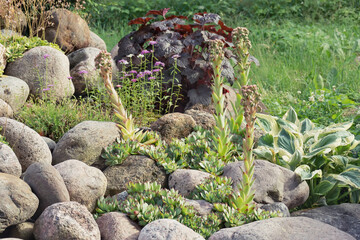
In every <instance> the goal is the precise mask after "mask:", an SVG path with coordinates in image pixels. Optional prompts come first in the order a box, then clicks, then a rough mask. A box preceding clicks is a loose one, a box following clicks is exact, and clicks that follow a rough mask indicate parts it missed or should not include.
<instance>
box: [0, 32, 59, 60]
mask: <svg viewBox="0 0 360 240" xmlns="http://www.w3.org/2000/svg"><path fill="white" fill-rule="evenodd" d="M0 43H1V44H2V45H4V46H5V48H6V52H5V56H6V59H7V62H13V61H15V60H16V59H17V58H20V57H22V56H23V54H24V52H26V51H27V50H30V49H32V48H34V47H39V46H50V47H52V48H55V49H56V50H59V51H61V49H60V47H59V46H58V45H57V44H54V43H49V42H48V41H46V40H41V39H40V38H38V37H31V38H27V37H23V36H19V35H14V36H10V37H6V36H2V35H1V34H0Z"/></svg>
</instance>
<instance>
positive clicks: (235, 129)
mask: <svg viewBox="0 0 360 240" xmlns="http://www.w3.org/2000/svg"><path fill="white" fill-rule="evenodd" d="M231 34H232V41H233V43H234V52H235V55H236V58H237V63H236V65H235V67H237V68H238V76H239V77H236V78H235V82H234V85H233V87H234V88H235V89H238V90H239V91H240V89H241V87H242V86H245V85H247V84H248V81H249V72H250V64H251V62H250V61H249V58H250V52H249V50H250V48H251V42H250V40H249V37H248V36H249V30H248V29H247V28H243V27H238V28H235V29H234V30H233V32H232V33H231ZM233 109H234V115H233V116H232V118H230V119H229V125H230V128H231V132H232V133H234V134H240V133H241V127H240V126H241V123H242V121H243V114H244V111H243V108H242V105H241V94H240V93H239V92H238V93H236V102H235V105H233Z"/></svg>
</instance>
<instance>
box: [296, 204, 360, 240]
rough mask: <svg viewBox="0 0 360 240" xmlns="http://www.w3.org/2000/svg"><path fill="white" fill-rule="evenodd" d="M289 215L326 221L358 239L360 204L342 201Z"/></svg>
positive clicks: (359, 232) (359, 237)
mask: <svg viewBox="0 0 360 240" xmlns="http://www.w3.org/2000/svg"><path fill="white" fill-rule="evenodd" d="M291 216H302V217H308V218H312V219H315V220H318V221H320V222H323V223H327V224H329V225H331V226H333V227H336V228H338V229H340V230H342V231H344V232H347V233H348V234H350V235H352V236H353V237H354V238H356V239H360V204H357V203H342V204H340V205H332V206H323V207H319V208H313V209H306V210H300V211H296V212H293V213H292V214H291Z"/></svg>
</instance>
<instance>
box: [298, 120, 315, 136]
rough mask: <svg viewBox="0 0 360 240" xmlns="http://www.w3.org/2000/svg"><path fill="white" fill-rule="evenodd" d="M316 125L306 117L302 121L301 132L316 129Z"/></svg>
mask: <svg viewBox="0 0 360 240" xmlns="http://www.w3.org/2000/svg"><path fill="white" fill-rule="evenodd" d="M314 127H315V125H314V123H313V122H311V121H310V120H309V119H308V118H306V119H304V120H303V121H301V123H300V133H301V134H304V133H306V132H308V131H310V130H312V129H314Z"/></svg>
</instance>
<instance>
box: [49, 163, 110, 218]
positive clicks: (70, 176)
mask: <svg viewBox="0 0 360 240" xmlns="http://www.w3.org/2000/svg"><path fill="white" fill-rule="evenodd" d="M54 167H55V168H56V170H57V171H58V172H59V173H60V175H61V177H62V178H63V179H64V182H65V185H66V188H67V190H68V191H69V195H70V200H71V201H76V202H79V203H81V204H82V205H84V206H86V207H87V209H88V210H89V211H90V212H91V211H93V210H94V208H95V206H96V201H97V199H99V198H100V197H102V196H104V193H105V191H106V186H107V180H106V177H105V175H104V174H103V173H102V172H101V171H100V170H99V169H97V168H95V167H90V166H88V165H86V164H85V163H83V162H81V161H78V160H74V159H73V160H67V161H65V162H62V163H59V164H56V165H55V166H54Z"/></svg>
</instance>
